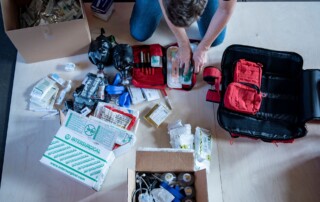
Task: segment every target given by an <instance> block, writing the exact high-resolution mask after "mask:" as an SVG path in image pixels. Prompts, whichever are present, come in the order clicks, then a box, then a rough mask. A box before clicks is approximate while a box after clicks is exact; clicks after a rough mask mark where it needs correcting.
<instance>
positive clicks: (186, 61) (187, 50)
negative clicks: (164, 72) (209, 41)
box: [177, 44, 192, 75]
mask: <svg viewBox="0 0 320 202" xmlns="http://www.w3.org/2000/svg"><path fill="white" fill-rule="evenodd" d="M191 55H192V51H191V47H190V44H187V45H183V46H179V50H178V53H177V59H178V60H179V66H180V68H182V67H184V72H183V74H184V75H186V74H187V73H188V71H189V67H190V60H191Z"/></svg>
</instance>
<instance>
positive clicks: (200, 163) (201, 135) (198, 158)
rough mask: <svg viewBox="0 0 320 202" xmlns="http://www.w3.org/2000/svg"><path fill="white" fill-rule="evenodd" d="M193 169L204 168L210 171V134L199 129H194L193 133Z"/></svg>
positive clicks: (205, 130)
mask: <svg viewBox="0 0 320 202" xmlns="http://www.w3.org/2000/svg"><path fill="white" fill-rule="evenodd" d="M194 144H195V169H196V170H199V169H203V168H206V169H207V172H209V171H210V161H211V152H212V139H211V133H210V131H209V130H207V129H203V128H200V127H197V128H196V133H195V141H194Z"/></svg>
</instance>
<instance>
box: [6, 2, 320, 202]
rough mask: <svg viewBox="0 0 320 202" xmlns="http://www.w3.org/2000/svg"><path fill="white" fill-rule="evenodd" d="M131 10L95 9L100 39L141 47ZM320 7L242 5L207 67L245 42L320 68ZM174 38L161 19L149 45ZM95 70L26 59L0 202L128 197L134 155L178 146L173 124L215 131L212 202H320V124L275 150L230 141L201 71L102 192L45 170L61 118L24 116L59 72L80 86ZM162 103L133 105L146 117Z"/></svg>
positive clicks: (16, 90) (140, 136) (175, 94)
mask: <svg viewBox="0 0 320 202" xmlns="http://www.w3.org/2000/svg"><path fill="white" fill-rule="evenodd" d="M132 5H133V4H132V3H117V4H116V10H115V12H114V13H113V16H112V18H111V19H110V20H109V21H108V22H107V23H106V22H104V21H101V20H99V19H97V18H94V17H92V16H91V15H90V11H89V9H88V5H87V10H88V18H89V24H90V30H91V33H92V38H95V37H96V36H97V35H98V34H99V32H100V27H103V28H105V30H106V31H107V35H108V34H113V35H115V36H116V40H117V41H118V42H119V43H128V44H131V45H133V44H139V43H138V42H136V41H134V40H133V39H132V38H131V37H130V34H129V18H130V13H131V10H132ZM319 10H320V4H319V3H305V2H301V3H285V2H282V3H250V4H248V3H238V4H237V8H236V10H235V13H234V15H233V17H232V19H231V21H230V23H229V25H228V28H227V37H226V39H225V42H224V43H223V44H222V45H220V46H218V47H216V48H213V49H211V50H210V52H209V61H208V65H216V66H220V61H221V57H222V53H223V51H224V50H225V48H226V47H227V46H229V45H231V44H244V45H252V46H257V47H263V48H268V49H274V50H283V51H293V52H297V53H299V54H300V55H301V56H302V57H303V58H304V68H305V69H312V68H320V51H319V50H320V49H319V47H320V42H319V39H318V38H319V36H320V27H319V19H320V12H319ZM188 34H189V36H190V38H199V33H198V31H197V27H196V25H193V26H192V27H191V28H189V29H188ZM171 42H175V39H174V37H173V35H172V33H171V32H170V30H169V29H168V27H167V26H166V24H165V23H164V22H162V23H161V24H160V26H159V28H158V29H157V31H156V33H155V34H154V35H153V36H152V38H150V39H149V40H147V41H146V42H144V44H151V43H160V44H161V45H167V44H169V43H171ZM67 62H74V63H76V64H78V66H79V67H81V70H77V71H75V72H72V73H70V72H64V71H63V70H62V69H61V65H63V64H65V63H67ZM95 71H96V68H95V67H94V66H93V65H92V64H91V63H90V62H89V60H88V58H87V55H86V54H83V55H78V56H74V57H68V58H61V59H56V60H50V61H44V62H39V63H34V64H25V63H24V61H23V59H22V58H21V56H20V55H18V57H17V63H16V72H15V80H14V87H13V94H12V102H11V110H10V119H9V127H8V136H7V143H6V153H5V161H4V168H3V175H2V185H1V190H0V201H17V202H18V201H19V202H20V201H27V202H29V201H32V202H37V201H39V202H40V201H41V202H42V201H62V202H64V201H101V202H105V201H107V202H118V201H126V200H127V191H126V190H127V180H126V179H127V168H129V169H133V168H134V167H135V163H134V162H135V149H136V148H138V147H160V148H165V147H170V144H169V138H168V135H167V130H166V124H167V123H170V122H172V121H174V120H177V119H181V120H182V121H183V122H185V123H190V124H191V125H192V127H193V128H195V127H196V126H200V127H203V128H208V129H210V130H211V131H212V132H213V137H214V144H213V151H212V155H213V158H212V161H211V169H210V174H208V178H207V180H208V193H209V199H210V201H211V202H220V201H225V202H257V201H258V202H270V201H272V202H301V201H303V202H318V201H319V199H320V191H319V187H320V178H319V172H320V146H319V145H320V125H317V124H308V125H307V128H308V131H309V132H308V134H307V136H306V137H304V138H302V139H299V140H297V141H296V142H295V143H293V144H278V145H274V144H268V143H264V142H261V141H254V140H248V139H237V140H235V142H234V143H233V144H230V137H229V136H228V134H227V133H226V132H225V131H224V130H223V129H221V128H220V127H219V125H218V124H217V121H216V113H215V112H216V110H217V106H213V104H212V103H208V102H205V94H206V91H207V90H208V88H209V86H208V85H207V84H206V83H205V82H203V81H202V77H201V75H198V83H197V85H196V86H195V88H194V89H193V90H192V91H190V92H184V91H175V90H170V91H169V93H168V94H169V97H170V98H171V100H172V104H173V107H174V113H173V114H172V115H171V116H170V117H169V118H168V119H167V120H166V123H165V124H164V125H162V126H161V127H160V128H158V129H155V128H153V127H150V126H149V125H148V124H147V123H146V122H145V121H143V120H142V121H141V123H140V127H139V130H138V133H137V143H136V145H135V147H134V148H133V149H132V151H131V152H128V153H126V154H125V155H123V156H121V157H119V158H117V159H116V160H115V161H114V163H113V165H112V167H111V168H110V171H109V173H108V175H107V179H106V181H105V183H104V185H103V188H102V190H101V191H100V192H94V191H93V190H90V189H89V188H87V187H85V186H83V185H82V184H79V183H78V182H74V181H72V180H71V179H69V178H67V177H65V176H63V175H61V174H59V173H56V172H55V171H52V170H50V169H48V168H47V167H44V166H43V165H41V164H40V163H39V159H40V158H41V156H42V154H43V153H44V151H45V150H46V148H47V146H48V145H49V143H50V142H51V140H52V138H53V136H54V135H55V133H56V131H57V130H58V128H59V122H58V119H57V118H55V119H52V120H41V119H40V117H41V116H42V115H43V114H42V113H35V112H30V111H27V110H26V108H27V103H28V98H29V94H30V91H31V89H32V87H33V86H34V85H35V83H36V82H37V81H39V80H40V79H41V78H43V77H45V76H46V75H48V74H49V73H52V72H57V73H59V74H60V75H61V76H62V77H63V78H65V79H73V80H77V81H81V80H82V79H83V78H84V76H85V74H86V73H87V72H95ZM108 71H111V70H108ZM160 101H161V102H164V100H163V99H161V100H160ZM155 103H156V102H151V103H145V104H140V105H137V106H135V108H136V109H139V110H140V111H141V114H145V113H146V112H147V111H148V110H149V109H150V108H151V107H152V106H153V105H154V104H155Z"/></svg>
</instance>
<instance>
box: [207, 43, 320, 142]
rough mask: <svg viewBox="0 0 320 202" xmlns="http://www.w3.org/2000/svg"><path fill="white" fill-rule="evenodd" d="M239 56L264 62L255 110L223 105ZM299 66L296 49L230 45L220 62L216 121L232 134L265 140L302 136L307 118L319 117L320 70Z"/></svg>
mask: <svg viewBox="0 0 320 202" xmlns="http://www.w3.org/2000/svg"><path fill="white" fill-rule="evenodd" d="M240 59H245V60H248V61H252V62H256V63H260V64H262V65H263V69H262V79H261V87H260V90H261V93H262V102H261V106H260V108H259V110H258V111H257V113H255V114H246V113H241V112H236V111H233V110H230V109H228V108H227V107H226V106H225V105H224V99H225V92H226V90H227V88H228V86H229V84H230V83H232V82H233V81H234V68H235V65H234V64H235V62H236V61H239V60H240ZM302 66H303V59H302V57H301V56H300V55H299V54H297V53H293V52H284V51H275V50H268V49H263V48H257V47H251V46H244V45H231V46H229V47H228V48H227V49H226V50H225V51H224V53H223V58H222V62H221V70H222V72H221V87H220V88H221V89H218V92H219V93H216V94H215V95H219V98H218V99H217V97H215V100H214V101H215V102H220V105H219V108H218V112H217V113H218V116H217V118H218V122H219V125H220V126H221V127H222V128H224V129H225V130H227V131H228V132H229V133H230V135H231V136H232V137H240V136H241V137H242V136H245V137H250V138H254V139H261V140H263V141H266V142H285V143H287V142H292V141H293V140H294V139H296V138H300V137H303V136H305V135H306V134H307V130H306V127H305V124H306V122H307V121H309V120H313V119H317V120H319V119H320V70H318V69H312V70H303V68H302ZM206 76H207V78H206V80H208V75H206ZM213 78H215V77H213ZM209 83H211V84H212V83H214V82H212V81H211V82H209ZM216 86H217V85H216ZM214 92H217V89H216V90H215V91H214ZM209 101H210V100H209Z"/></svg>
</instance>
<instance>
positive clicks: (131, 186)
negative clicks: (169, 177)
mask: <svg viewBox="0 0 320 202" xmlns="http://www.w3.org/2000/svg"><path fill="white" fill-rule="evenodd" d="M193 153H194V151H193V150H181V149H151V148H145V149H139V150H137V152H136V168H135V170H130V169H128V202H131V200H132V194H133V193H134V190H135V188H136V179H135V176H136V172H159V173H165V172H192V173H194V176H195V184H194V186H195V191H196V196H195V199H196V201H199V202H207V201H208V190H207V174H206V170H205V169H203V170H199V171H194V156H193Z"/></svg>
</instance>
